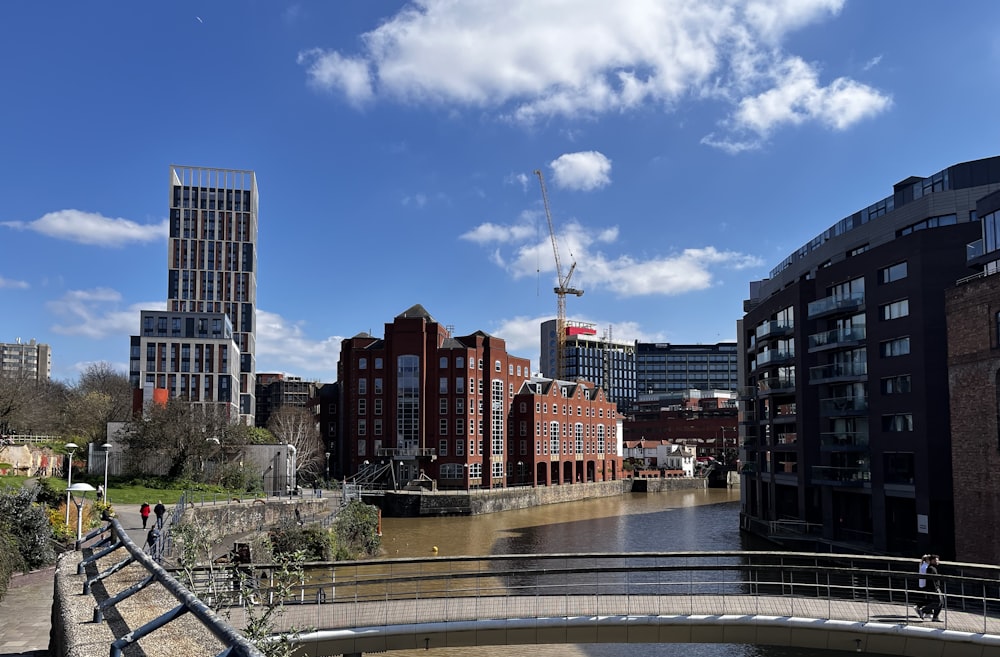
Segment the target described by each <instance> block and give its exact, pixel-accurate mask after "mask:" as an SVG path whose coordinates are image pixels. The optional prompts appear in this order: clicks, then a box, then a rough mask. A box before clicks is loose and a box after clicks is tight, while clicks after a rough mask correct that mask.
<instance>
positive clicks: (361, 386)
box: [358, 379, 368, 395]
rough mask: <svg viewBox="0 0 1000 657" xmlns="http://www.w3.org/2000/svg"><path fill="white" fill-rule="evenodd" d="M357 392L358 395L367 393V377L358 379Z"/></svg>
mask: <svg viewBox="0 0 1000 657" xmlns="http://www.w3.org/2000/svg"><path fill="white" fill-rule="evenodd" d="M358 394H359V395H367V394H368V379H358Z"/></svg>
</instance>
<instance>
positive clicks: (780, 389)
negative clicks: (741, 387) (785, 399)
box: [757, 376, 795, 396]
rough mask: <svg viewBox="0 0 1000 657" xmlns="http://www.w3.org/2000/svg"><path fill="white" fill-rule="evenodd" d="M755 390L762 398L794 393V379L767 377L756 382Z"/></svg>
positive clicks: (792, 377)
mask: <svg viewBox="0 0 1000 657" xmlns="http://www.w3.org/2000/svg"><path fill="white" fill-rule="evenodd" d="M757 389H758V390H759V391H760V394H761V395H762V396H764V395H780V394H788V393H791V392H795V377H794V376H789V377H777V376H774V377H769V378H766V379H761V380H760V381H758V382H757Z"/></svg>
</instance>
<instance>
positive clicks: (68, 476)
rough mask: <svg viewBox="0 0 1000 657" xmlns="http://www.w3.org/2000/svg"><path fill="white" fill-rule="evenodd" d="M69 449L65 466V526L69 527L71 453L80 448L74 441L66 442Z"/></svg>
mask: <svg viewBox="0 0 1000 657" xmlns="http://www.w3.org/2000/svg"><path fill="white" fill-rule="evenodd" d="M66 449H68V450H69V467H68V468H66V473H67V474H66V526H67V527H69V487H70V486H72V485H73V454H74V453H76V450H78V449H80V448H79V446H78V445H77V444H76V443H66Z"/></svg>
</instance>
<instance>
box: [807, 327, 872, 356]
mask: <svg viewBox="0 0 1000 657" xmlns="http://www.w3.org/2000/svg"><path fill="white" fill-rule="evenodd" d="M866 335H867V331H866V330H865V327H864V326H852V327H851V328H837V329H833V330H832V331H823V332H822V333H814V334H813V335H810V336H809V351H810V352H813V351H822V350H823V349H835V348H837V347H850V346H854V345H857V344H858V343H859V342H863V341H864V340H865V337H866Z"/></svg>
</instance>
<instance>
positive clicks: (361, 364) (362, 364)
mask: <svg viewBox="0 0 1000 657" xmlns="http://www.w3.org/2000/svg"><path fill="white" fill-rule="evenodd" d="M358 369H359V370H366V369H368V359H367V358H359V359H358Z"/></svg>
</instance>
